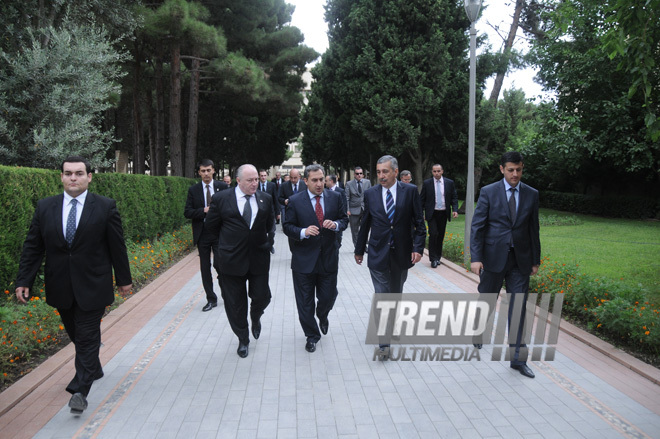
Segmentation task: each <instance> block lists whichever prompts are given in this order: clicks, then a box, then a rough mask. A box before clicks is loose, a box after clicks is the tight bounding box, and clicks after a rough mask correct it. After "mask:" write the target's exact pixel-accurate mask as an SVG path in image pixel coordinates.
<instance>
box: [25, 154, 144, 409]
mask: <svg viewBox="0 0 660 439" xmlns="http://www.w3.org/2000/svg"><path fill="white" fill-rule="evenodd" d="M61 178H62V184H63V185H64V194H60V195H55V196H53V197H48V198H44V199H43V200H40V201H39V202H38V203H37V208H36V210H35V212H34V216H33V218H32V224H31V225H30V229H29V231H28V234H27V237H26V238H25V243H24V244H23V253H22V254H21V261H20V266H19V270H18V276H17V277H16V282H15V284H16V298H17V299H18V300H19V302H21V303H26V301H27V299H28V298H29V297H30V288H32V284H33V283H34V279H35V277H36V275H37V272H38V271H39V268H41V261H42V260H43V258H44V255H45V256H46V268H45V271H44V272H45V280H46V302H47V303H48V304H49V305H50V306H52V307H54V308H57V311H58V312H59V314H60V318H61V319H62V323H63V324H64V329H65V330H66V332H67V334H68V335H69V338H70V339H71V341H72V342H73V344H74V345H75V347H76V361H75V366H76V375H75V376H74V378H73V379H72V380H71V382H70V383H69V384H68V385H67V387H66V390H67V392H69V393H71V394H72V396H71V400H70V401H69V407H70V408H71V413H74V414H81V413H82V412H83V411H84V410H85V409H86V408H87V395H88V394H89V391H90V389H91V387H92V383H93V382H94V380H97V379H99V378H101V377H103V368H102V366H101V360H100V359H99V349H100V346H101V318H102V317H103V314H104V312H105V308H106V306H108V305H110V304H112V302H113V301H114V299H115V295H114V289H113V279H112V277H113V276H112V272H113V270H112V269H113V268H114V277H115V281H116V284H117V289H118V290H119V292H120V293H122V294H127V293H129V292H130V290H131V288H132V281H131V270H130V266H129V263H128V255H127V254H126V244H125V242H124V232H123V229H122V225H121V218H120V217H119V212H117V206H116V204H115V200H113V199H110V198H106V197H102V196H100V195H96V194H93V193H91V192H89V191H88V190H87V188H88V186H89V183H90V182H91V181H92V169H91V166H90V164H89V162H88V161H87V160H86V159H84V158H82V157H76V156H72V157H68V158H66V159H65V160H64V162H63V163H62V175H61Z"/></svg>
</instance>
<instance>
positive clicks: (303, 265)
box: [283, 165, 348, 353]
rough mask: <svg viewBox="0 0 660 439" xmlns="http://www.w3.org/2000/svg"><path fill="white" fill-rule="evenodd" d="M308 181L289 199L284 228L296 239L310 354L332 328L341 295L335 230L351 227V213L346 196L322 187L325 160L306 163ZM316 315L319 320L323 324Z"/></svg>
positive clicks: (297, 279)
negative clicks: (338, 285) (331, 317)
mask: <svg viewBox="0 0 660 439" xmlns="http://www.w3.org/2000/svg"><path fill="white" fill-rule="evenodd" d="M305 183H306V185H307V190H306V191H303V192H300V193H298V194H297V195H293V196H292V197H291V198H290V199H289V205H288V207H287V214H286V218H285V219H284V225H283V227H284V233H286V235H287V236H288V237H289V238H290V239H291V240H292V246H291V254H292V258H291V271H292V272H293V289H294V291H295V293H296V305H297V306H298V318H299V320H300V325H301V326H302V328H303V331H304V333H305V337H307V342H306V344H305V350H307V352H310V353H311V352H314V351H316V343H318V341H319V340H320V339H321V333H323V335H325V334H327V333H328V326H329V322H328V314H329V313H330V311H331V310H332V307H333V305H334V304H335V300H336V299H337V272H338V270H339V245H338V242H337V236H336V234H337V233H341V232H342V230H344V229H346V226H347V225H348V216H347V215H346V210H345V208H344V202H343V200H342V196H341V195H340V194H339V193H338V192H334V191H331V190H323V188H324V185H325V178H324V171H323V167H322V166H321V165H310V166H307V168H305ZM315 291H316V294H315ZM316 300H318V303H315V302H316ZM314 314H316V316H317V317H318V319H319V324H318V325H317V323H316V319H315V318H314ZM319 326H320V331H319Z"/></svg>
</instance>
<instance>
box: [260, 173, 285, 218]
mask: <svg viewBox="0 0 660 439" xmlns="http://www.w3.org/2000/svg"><path fill="white" fill-rule="evenodd" d="M257 189H258V190H260V191H262V192H266V193H267V194H268V195H270V196H271V198H272V199H273V214H274V215H275V219H276V220H277V224H279V223H280V203H279V202H278V200H277V198H278V193H277V187H276V186H275V183H272V182H270V181H268V172H266V170H265V169H262V170H260V171H259V186H258V187H257Z"/></svg>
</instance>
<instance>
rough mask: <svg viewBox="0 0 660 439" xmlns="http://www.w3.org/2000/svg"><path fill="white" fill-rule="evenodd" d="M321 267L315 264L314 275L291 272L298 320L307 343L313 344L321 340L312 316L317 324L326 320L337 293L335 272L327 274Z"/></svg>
mask: <svg viewBox="0 0 660 439" xmlns="http://www.w3.org/2000/svg"><path fill="white" fill-rule="evenodd" d="M319 260H320V258H319ZM322 265H323V264H319V263H317V264H316V266H317V267H316V268H317V269H315V270H314V271H316V272H315V273H299V272H297V271H293V290H294V291H295V293H296V305H297V307H298V319H299V320H300V326H302V329H303V332H304V333H305V337H307V341H310V342H313V343H316V342H317V341H319V340H320V339H321V332H320V331H319V326H318V324H317V323H316V319H315V318H314V314H316V316H317V317H318V319H319V322H323V321H325V320H327V318H328V314H330V311H331V310H332V307H333V306H334V305H335V300H337V293H338V292H337V272H336V271H335V272H334V273H327V272H325V271H324V270H323V269H322V268H320V267H319V266H322ZM319 268H320V269H319ZM316 300H318V302H316Z"/></svg>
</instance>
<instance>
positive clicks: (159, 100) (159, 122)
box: [154, 57, 167, 175]
mask: <svg viewBox="0 0 660 439" xmlns="http://www.w3.org/2000/svg"><path fill="white" fill-rule="evenodd" d="M154 73H155V76H156V172H155V174H154V175H167V155H166V154H165V84H164V83H163V60H162V59H161V58H160V57H158V58H157V59H156V62H155V63H154Z"/></svg>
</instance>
